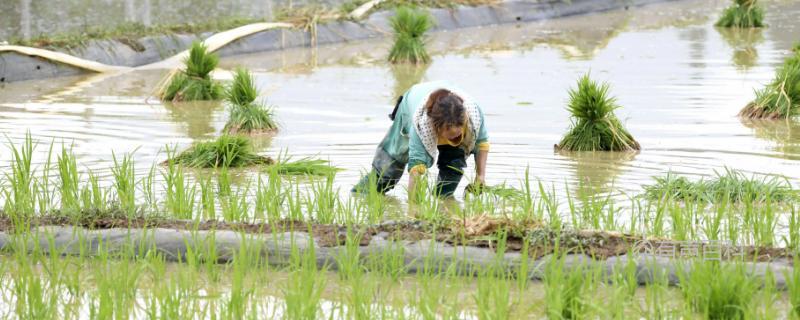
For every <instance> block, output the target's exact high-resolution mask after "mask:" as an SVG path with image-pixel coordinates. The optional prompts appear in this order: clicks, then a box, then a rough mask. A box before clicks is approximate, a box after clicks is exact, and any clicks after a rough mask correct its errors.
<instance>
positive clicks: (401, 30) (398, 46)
mask: <svg viewBox="0 0 800 320" xmlns="http://www.w3.org/2000/svg"><path fill="white" fill-rule="evenodd" d="M433 24H434V22H433V17H431V15H430V14H429V13H428V12H427V11H424V10H423V9H416V8H411V7H400V8H397V10H396V11H395V15H394V16H393V17H392V18H391V26H392V30H394V46H392V50H391V51H390V52H389V62H391V63H414V64H424V63H428V62H430V60H431V58H430V56H429V55H428V51H427V50H426V49H425V32H427V31H428V30H429V29H430V28H431V27H433Z"/></svg>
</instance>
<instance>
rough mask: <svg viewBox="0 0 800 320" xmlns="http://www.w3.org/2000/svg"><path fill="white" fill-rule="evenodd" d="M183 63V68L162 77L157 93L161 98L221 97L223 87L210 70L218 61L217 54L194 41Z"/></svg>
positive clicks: (175, 99) (187, 99) (197, 98)
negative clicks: (213, 77) (212, 76)
mask: <svg viewBox="0 0 800 320" xmlns="http://www.w3.org/2000/svg"><path fill="white" fill-rule="evenodd" d="M184 63H185V64H186V66H185V68H184V69H182V70H177V71H174V72H172V73H170V74H169V75H168V76H167V77H166V78H165V79H164V81H163V84H162V86H161V87H160V88H159V90H158V93H157V94H158V97H159V98H160V99H161V100H163V101H194V100H217V99H219V98H221V97H222V94H223V92H224V88H223V87H222V85H221V84H220V83H219V82H217V81H214V79H212V78H211V72H212V71H214V68H216V67H217V63H219V57H217V55H215V54H212V53H209V52H208V49H207V48H206V47H205V46H204V45H203V44H202V43H200V42H194V43H192V48H191V49H190V50H189V57H187V58H186V60H184Z"/></svg>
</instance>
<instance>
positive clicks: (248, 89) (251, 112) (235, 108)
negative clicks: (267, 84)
mask: <svg viewBox="0 0 800 320" xmlns="http://www.w3.org/2000/svg"><path fill="white" fill-rule="evenodd" d="M254 82H255V80H254V79H253V76H252V75H250V73H249V72H248V71H247V70H245V69H238V70H236V74H234V76H233V83H232V84H231V85H230V87H229V88H228V91H227V92H226V94H225V99H226V100H227V101H228V104H229V105H230V119H228V123H226V124H225V128H224V129H223V131H224V132H226V133H228V134H258V133H269V132H274V131H276V130H278V123H277V122H276V121H275V115H274V114H273V111H272V108H271V107H267V106H266V105H264V103H260V102H256V98H258V90H257V89H256V86H255V84H254Z"/></svg>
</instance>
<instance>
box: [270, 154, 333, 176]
mask: <svg viewBox="0 0 800 320" xmlns="http://www.w3.org/2000/svg"><path fill="white" fill-rule="evenodd" d="M270 170H275V172H277V173H278V174H281V175H310V176H332V175H335V174H336V173H337V172H339V171H341V170H342V169H340V168H337V167H334V166H331V165H330V164H329V162H328V161H327V160H322V159H315V158H311V157H306V158H302V159H300V160H295V161H292V159H291V157H279V158H278V161H277V162H276V163H275V164H274V165H272V166H271V167H270Z"/></svg>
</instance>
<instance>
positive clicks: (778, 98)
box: [739, 50, 800, 119]
mask: <svg viewBox="0 0 800 320" xmlns="http://www.w3.org/2000/svg"><path fill="white" fill-rule="evenodd" d="M798 110H800V51H797V50H795V52H794V54H793V55H792V56H791V57H789V58H788V59H786V61H785V62H784V63H783V65H782V66H781V67H780V68H779V69H778V70H777V71H776V72H775V79H773V80H772V82H770V83H769V84H767V86H766V87H764V89H761V90H759V91H756V99H755V100H754V101H752V102H750V103H749V104H748V105H747V106H745V107H744V109H742V111H740V112H739V116H740V117H743V118H750V119H782V118H790V117H793V116H796V115H797V114H798Z"/></svg>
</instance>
